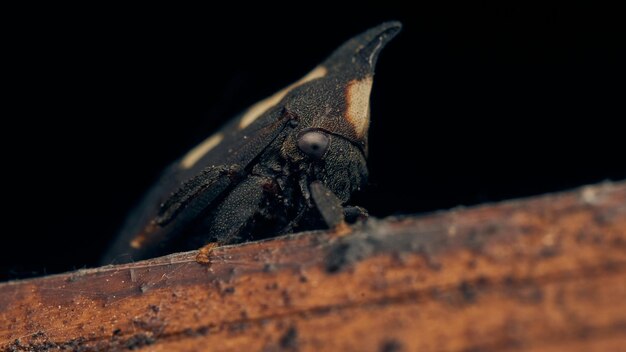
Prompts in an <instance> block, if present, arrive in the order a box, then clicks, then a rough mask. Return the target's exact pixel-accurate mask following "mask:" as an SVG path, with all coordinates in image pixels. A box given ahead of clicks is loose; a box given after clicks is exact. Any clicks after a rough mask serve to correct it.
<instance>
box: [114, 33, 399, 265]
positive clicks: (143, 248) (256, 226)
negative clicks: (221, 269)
mask: <svg viewBox="0 0 626 352" xmlns="http://www.w3.org/2000/svg"><path fill="white" fill-rule="evenodd" d="M400 28H401V25H400V23H398V22H387V23H383V24H381V25H379V26H377V27H374V28H372V29H370V30H368V31H366V32H364V33H362V34H360V35H358V36H356V37H354V38H353V39H351V40H349V41H347V42H346V43H344V44H343V45H342V46H341V47H339V48H338V49H337V50H336V51H335V52H334V53H333V54H332V55H331V56H330V57H329V58H328V59H327V60H326V61H324V62H323V63H322V64H321V65H319V66H317V67H316V68H315V69H313V70H312V71H311V72H309V73H308V74H307V75H306V76H305V77H303V78H302V79H300V80H299V81H297V82H296V83H294V84H292V85H290V86H289V87H287V88H285V89H283V90H281V91H279V92H277V93H276V94H274V95H273V96H271V97H269V98H267V99H265V100H262V101H260V102H258V103H256V104H255V105H253V106H252V107H250V108H249V109H248V110H246V111H244V112H243V113H242V114H241V115H240V116H238V117H236V118H235V119H233V120H232V121H230V122H229V123H228V124H227V125H226V126H224V127H223V128H222V129H221V130H220V131H219V132H218V133H216V134H215V135H213V136H211V137H209V138H208V139H206V140H205V141H204V142H202V143H201V144H200V145H198V146H197V147H195V148H194V149H192V150H191V151H190V152H189V153H187V154H186V155H185V156H183V157H182V158H181V159H180V160H179V161H177V162H175V163H174V164H173V165H171V166H170V167H169V168H168V169H167V170H166V171H165V173H164V174H163V176H162V177H161V179H160V180H159V182H158V183H157V185H156V186H155V187H153V189H152V190H151V191H150V192H149V193H148V194H147V195H146V197H145V198H144V200H143V201H142V203H141V204H140V205H139V207H138V208H137V209H136V210H135V212H134V213H133V214H131V216H130V217H129V219H128V221H127V223H126V224H125V226H124V228H123V229H122V231H121V233H120V236H119V238H118V240H117V241H116V242H115V243H114V245H113V246H112V247H111V249H110V250H109V252H108V253H107V255H106V256H105V258H104V260H103V261H104V262H105V263H111V262H118V263H119V262H124V261H129V260H138V259H144V258H148V257H152V256H157V255H162V254H166V253H170V252H174V251H178V250H185V249H194V248H198V247H200V246H202V245H204V244H207V243H210V242H219V243H223V244H227V243H237V242H243V241H246V240H249V239H259V238H265V237H269V236H275V235H278V234H284V233H289V232H293V231H296V230H302V229H312V228H321V227H324V226H329V227H334V226H337V225H339V224H341V223H343V219H344V212H345V214H348V215H350V214H352V215H353V214H355V213H358V209H359V208H356V207H345V208H344V206H343V204H345V203H346V202H347V201H348V200H349V199H350V195H351V194H352V193H353V192H354V191H355V190H357V189H359V188H360V187H362V186H363V185H364V183H365V182H366V179H367V167H366V156H367V132H368V126H369V118H370V116H369V96H370V91H371V89H372V80H373V75H374V67H375V65H376V60H377V58H378V55H379V53H380V51H381V49H382V48H383V47H384V46H385V45H386V44H387V43H388V42H389V41H390V40H391V39H392V38H393V37H394V36H395V35H396V34H397V33H398V32H399V31H400Z"/></svg>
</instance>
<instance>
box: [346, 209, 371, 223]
mask: <svg viewBox="0 0 626 352" xmlns="http://www.w3.org/2000/svg"><path fill="white" fill-rule="evenodd" d="M343 215H344V216H345V217H346V221H347V222H349V223H355V222H357V221H359V220H365V219H367V218H368V217H369V214H368V213H367V210H365V209H364V208H361V207H359V206H354V205H348V206H345V207H344V208H343Z"/></svg>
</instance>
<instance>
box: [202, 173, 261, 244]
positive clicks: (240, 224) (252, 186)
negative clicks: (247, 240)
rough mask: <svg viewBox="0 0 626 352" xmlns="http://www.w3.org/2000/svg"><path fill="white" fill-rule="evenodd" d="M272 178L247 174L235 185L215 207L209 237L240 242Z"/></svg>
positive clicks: (256, 212)
mask: <svg viewBox="0 0 626 352" xmlns="http://www.w3.org/2000/svg"><path fill="white" fill-rule="evenodd" d="M271 183H272V180H271V179H269V178H267V177H262V176H256V175H252V176H248V177H247V178H246V179H244V180H243V181H242V182H241V183H240V184H238V185H237V187H235V188H234V189H233V190H232V191H231V192H230V193H229V194H228V196H226V198H225V199H224V200H223V201H222V202H221V203H220V205H219V206H218V207H217V208H216V209H215V213H214V215H213V216H212V220H211V223H210V230H209V234H210V238H211V239H212V240H213V241H216V242H218V243H221V244H229V243H235V242H240V239H241V238H242V237H243V236H244V235H245V234H244V233H243V231H244V230H245V229H246V228H247V227H248V225H249V224H250V222H251V221H252V220H253V218H254V216H255V215H256V214H258V213H259V212H260V210H261V207H262V206H263V202H264V201H265V199H266V189H267V185H268V184H271Z"/></svg>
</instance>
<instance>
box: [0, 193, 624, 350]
mask: <svg viewBox="0 0 626 352" xmlns="http://www.w3.org/2000/svg"><path fill="white" fill-rule="evenodd" d="M196 254H197V253H196V252H188V253H180V254H175V255H171V256H167V257H162V258H157V259H153V260H147V261H143V262H138V263H134V264H128V265H119V266H107V267H102V268H98V269H89V270H81V271H77V272H73V273H68V274H62V275H54V276H49V277H44V278H39V279H33V280H25V281H17V282H9V283H4V284H2V285H0V348H2V349H5V350H15V351H43V350H55V349H59V350H63V349H65V350H83V351H91V350H102V349H109V350H125V349H136V350H151V351H179V350H180V351H183V350H184V351H189V350H215V351H235V350H249V351H260V350H264V351H281V350H285V351H295V350H299V351H320V350H334V351H343V350H354V351H508V350H514V351H517V350H528V351H591V350H594V351H620V350H626V183H618V184H611V183H606V184H600V185H596V186H590V187H585V188H583V189H580V190H576V191H571V192H566V193H562V194H555V195H548V196H542V197H536V198H531V199H526V200H516V201H510V202H505V203H500V204H494V205H485V206H480V207H475V208H469V209H462V208H459V209H453V210H450V211H445V212H439V213H434V214H430V215H425V216H420V217H406V218H396V219H385V220H372V221H370V222H369V223H368V224H366V225H363V226H361V227H359V228H355V229H354V232H353V233H352V234H349V235H347V236H344V237H338V236H336V235H333V234H332V233H323V232H314V233H304V234H297V235H292V236H287V237H281V238H276V239H272V240H268V241H263V242H257V243H249V244H244V245H238V246H230V247H220V248H216V249H213V250H212V251H211V252H210V254H209V259H210V260H209V261H210V262H209V263H208V264H200V263H197V262H196Z"/></svg>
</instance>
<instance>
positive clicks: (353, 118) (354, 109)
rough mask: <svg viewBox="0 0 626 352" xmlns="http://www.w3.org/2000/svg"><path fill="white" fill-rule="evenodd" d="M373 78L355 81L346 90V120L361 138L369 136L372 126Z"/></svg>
mask: <svg viewBox="0 0 626 352" xmlns="http://www.w3.org/2000/svg"><path fill="white" fill-rule="evenodd" d="M373 81H374V80H373V78H372V77H371V76H369V77H365V78H363V79H361V80H356V79H355V80H353V81H350V82H349V83H348V88H346V102H347V109H346V116H345V117H346V119H348V122H350V124H351V125H352V127H354V131H355V132H356V135H357V136H358V137H359V138H362V137H363V136H365V135H366V134H367V129H368V128H369V124H370V116H369V110H370V93H371V92H372V83H373Z"/></svg>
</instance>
